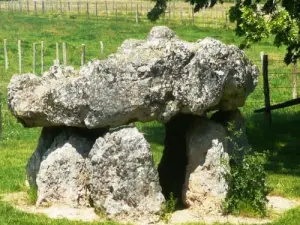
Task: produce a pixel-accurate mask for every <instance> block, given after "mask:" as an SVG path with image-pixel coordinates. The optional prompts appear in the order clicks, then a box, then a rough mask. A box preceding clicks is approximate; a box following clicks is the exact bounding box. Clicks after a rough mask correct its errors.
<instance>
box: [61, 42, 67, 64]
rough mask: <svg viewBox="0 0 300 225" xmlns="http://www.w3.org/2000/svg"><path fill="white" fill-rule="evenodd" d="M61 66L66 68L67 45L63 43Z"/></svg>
mask: <svg viewBox="0 0 300 225" xmlns="http://www.w3.org/2000/svg"><path fill="white" fill-rule="evenodd" d="M62 50H63V64H64V66H67V45H66V43H63V49H62Z"/></svg>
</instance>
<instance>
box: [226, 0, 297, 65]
mask: <svg viewBox="0 0 300 225" xmlns="http://www.w3.org/2000/svg"><path fill="white" fill-rule="evenodd" d="M262 2H263V1H260V0H255V1H250V0H239V1H237V2H236V4H235V6H233V7H232V8H231V10H230V19H231V21H232V22H236V23H237V27H236V34H237V35H239V36H245V39H244V41H243V42H242V43H241V47H242V48H245V47H249V46H250V45H251V44H252V43H255V42H258V41H261V40H262V39H263V38H266V37H268V36H270V35H271V34H273V35H274V36H275V39H274V45H275V46H277V47H279V46H281V45H285V46H287V52H286V57H285V62H286V63H287V64H289V63H295V62H296V61H297V60H298V58H299V57H300V33H299V27H300V13H299V12H300V2H299V0H283V1H274V0H267V1H264V2H263V4H262Z"/></svg>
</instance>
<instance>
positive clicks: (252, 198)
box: [224, 124, 269, 216]
mask: <svg viewBox="0 0 300 225" xmlns="http://www.w3.org/2000/svg"><path fill="white" fill-rule="evenodd" d="M228 127H229V128H228V130H229V132H230V133H231V134H232V135H233V137H234V138H230V137H229V138H228V140H229V143H230V144H232V148H233V149H232V152H231V155H230V173H229V174H228V176H227V180H228V184H229V190H228V194H227V197H226V199H225V202H224V212H225V213H232V214H239V215H240V214H242V213H247V214H248V215H249V214H251V215H260V216H265V215H266V211H267V210H266V203H267V201H268V200H267V195H268V193H269V188H268V186H267V183H266V172H265V169H264V166H265V163H266V154H265V153H257V152H254V151H252V150H251V149H250V148H245V147H243V146H239V144H238V143H237V142H236V141H234V139H235V138H239V137H240V136H241V134H242V133H241V130H240V131H233V127H234V125H233V124H229V126H228Z"/></svg>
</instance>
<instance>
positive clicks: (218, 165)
mask: <svg viewBox="0 0 300 225" xmlns="http://www.w3.org/2000/svg"><path fill="white" fill-rule="evenodd" d="M226 135H227V134H226V131H225V129H224V128H223V127H222V126H221V125H219V124H217V123H215V122H212V121H209V120H208V119H205V118H201V119H199V120H198V121H197V122H196V123H195V124H194V126H193V128H191V129H190V130H189V132H188V134H187V136H186V138H187V154H188V166H187V169H186V181H185V185H184V189H183V201H184V202H185V203H186V204H187V205H188V206H189V207H191V208H194V209H196V211H197V212H198V213H201V214H202V215H207V214H220V213H221V212H222V210H221V206H222V202H223V201H224V199H225V197H226V194H227V191H228V184H227V181H226V178H225V177H226V175H227V174H228V172H229V156H228V153H227V140H226Z"/></svg>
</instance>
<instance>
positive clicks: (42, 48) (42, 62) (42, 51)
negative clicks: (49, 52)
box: [41, 41, 45, 74]
mask: <svg viewBox="0 0 300 225" xmlns="http://www.w3.org/2000/svg"><path fill="white" fill-rule="evenodd" d="M44 55H45V50H44V41H41V74H43V73H44Z"/></svg>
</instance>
